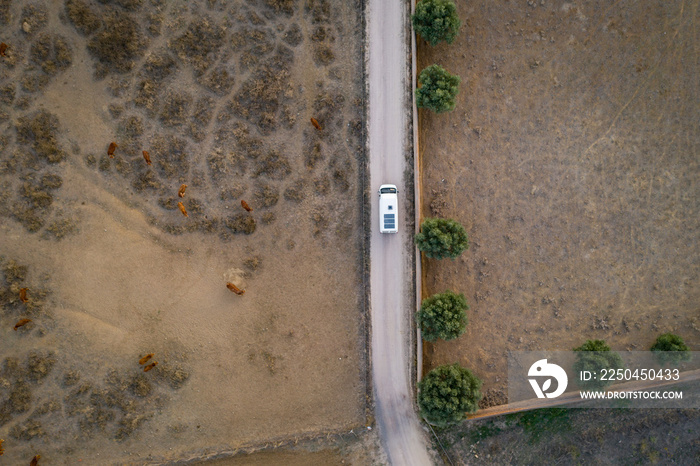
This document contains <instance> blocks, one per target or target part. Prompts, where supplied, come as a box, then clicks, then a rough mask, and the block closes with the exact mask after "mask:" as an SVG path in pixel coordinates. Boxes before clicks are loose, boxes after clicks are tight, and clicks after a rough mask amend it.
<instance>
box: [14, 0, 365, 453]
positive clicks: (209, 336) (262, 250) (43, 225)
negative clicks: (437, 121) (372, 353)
mask: <svg viewBox="0 0 700 466" xmlns="http://www.w3.org/2000/svg"><path fill="white" fill-rule="evenodd" d="M361 15H362V9H361V2H359V1H351V2H342V3H338V2H332V1H330V0H303V1H301V0H300V1H290V0H245V1H243V0H226V1H220V0H207V1H204V0H202V1H194V2H193V1H184V0H175V1H164V0H99V1H97V0H65V1H61V2H36V1H8V0H0V30H1V31H2V33H1V35H2V36H1V37H0V41H2V42H4V43H6V44H8V48H7V50H6V52H5V56H2V57H0V180H1V183H0V194H1V195H2V203H0V256H1V257H0V306H1V307H0V309H1V311H0V354H1V355H2V360H0V438H2V439H5V442H4V444H3V447H4V449H5V453H4V457H3V460H6V461H8V462H9V463H13V464H14V463H22V462H25V461H26V462H28V461H29V459H31V458H32V457H33V456H34V455H35V454H41V456H42V460H43V461H46V464H78V463H77V462H78V461H83V462H86V461H87V462H90V463H91V464H104V463H110V464H112V463H126V462H132V463H143V462H147V461H164V460H174V459H178V458H196V457H204V456H211V455H212V454H214V453H217V452H233V451H236V450H237V449H243V450H250V449H254V448H256V447H257V446H264V445H275V444H283V443H285V442H292V443H293V442H295V441H296V440H300V439H304V438H309V437H315V436H317V435H319V434H323V435H326V434H330V433H340V432H344V433H345V435H349V434H348V432H350V430H351V429H353V428H355V429H356V432H360V431H362V430H363V427H364V425H365V423H366V416H367V409H368V403H367V398H366V393H367V383H368V381H367V380H366V373H367V364H368V361H367V356H366V334H365V322H366V319H365V316H364V288H363V275H362V274H363V272H364V263H363V244H362V238H363V234H362V218H361V202H362V189H363V181H362V177H363V176H364V175H363V171H362V166H363V164H364V157H365V154H364V140H363V138H364V136H363V134H364V128H363V121H362V115H363V114H364V99H363V93H364V86H363V77H362V24H361V18H362V17H361ZM311 118H315V119H316V120H317V121H318V123H319V125H320V127H321V129H320V130H317V129H316V128H314V126H313V125H312V124H311V122H310V119H311ZM111 142H115V143H116V145H117V147H116V148H115V150H114V153H113V157H110V156H109V155H108V148H109V146H110V143H111ZM143 151H147V152H148V154H149V158H150V163H147V161H146V159H145V157H144V155H143V154H142V152H143ZM183 184H184V185H187V188H186V191H185V193H184V197H179V196H178V190H179V189H180V187H181V185H183ZM241 200H245V201H246V202H247V204H249V206H250V207H251V208H252V209H253V210H252V212H248V211H246V210H244V209H243V207H242V205H241ZM179 202H181V203H182V208H184V210H185V212H186V213H187V216H185V215H183V213H181V207H180V206H178V203H179ZM227 283H233V284H234V285H235V286H237V287H238V288H240V289H243V290H245V294H243V295H241V296H238V295H236V294H234V293H232V292H231V291H229V289H227V286H226V285H227ZM24 288H26V289H27V290H26V302H23V301H22V300H21V299H20V290H21V289H24ZM22 318H28V319H31V322H30V323H28V324H27V325H25V326H23V327H20V328H19V329H17V330H13V326H14V325H15V323H16V322H18V321H19V320H20V319H22ZM147 353H154V354H155V356H154V357H153V359H152V361H157V362H158V365H157V366H156V367H154V368H153V370H151V371H150V372H144V371H143V370H142V367H141V366H140V365H139V363H138V361H139V358H141V357H142V356H144V355H145V354H147ZM358 427H359V428H360V430H357V428H358ZM334 455H335V454H334V453H332V452H331V453H328V457H329V458H335V457H336V456H334ZM9 463H8V464H9ZM255 464H257V463H255ZM290 464H292V463H290Z"/></svg>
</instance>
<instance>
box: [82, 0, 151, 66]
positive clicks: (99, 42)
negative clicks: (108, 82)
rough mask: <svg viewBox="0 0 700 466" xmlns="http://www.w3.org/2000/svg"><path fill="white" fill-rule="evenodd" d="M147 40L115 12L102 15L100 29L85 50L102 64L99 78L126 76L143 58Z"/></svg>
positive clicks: (136, 25) (138, 30)
mask: <svg viewBox="0 0 700 466" xmlns="http://www.w3.org/2000/svg"><path fill="white" fill-rule="evenodd" d="M147 43H148V41H147V39H146V36H145V35H144V34H143V32H141V28H140V27H139V25H138V23H137V22H136V21H134V20H133V19H132V18H131V16H129V15H127V14H126V13H124V12H122V11H119V10H114V9H113V10H109V11H107V13H106V14H105V16H104V28H103V29H102V30H101V31H99V32H98V33H97V34H96V35H94V36H93V37H92V39H90V41H89V42H88V50H89V51H90V53H91V54H92V55H93V56H94V57H95V58H97V59H98V60H99V61H100V64H101V65H102V67H101V69H100V70H98V74H99V75H104V74H106V73H107V72H109V71H113V72H117V73H126V72H128V71H131V69H132V68H133V66H134V62H135V61H136V60H137V59H138V58H140V57H141V56H143V53H144V50H145V49H146V45H147Z"/></svg>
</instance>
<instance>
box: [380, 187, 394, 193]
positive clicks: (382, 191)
mask: <svg viewBox="0 0 700 466" xmlns="http://www.w3.org/2000/svg"><path fill="white" fill-rule="evenodd" d="M381 193H382V194H388V193H396V188H382V190H381Z"/></svg>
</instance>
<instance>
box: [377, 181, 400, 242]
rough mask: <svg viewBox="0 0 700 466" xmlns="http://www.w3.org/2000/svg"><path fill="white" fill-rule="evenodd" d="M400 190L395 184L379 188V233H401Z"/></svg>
mask: <svg viewBox="0 0 700 466" xmlns="http://www.w3.org/2000/svg"><path fill="white" fill-rule="evenodd" d="M398 194H399V190H398V189H396V186H394V185H393V184H383V185H381V186H380V187H379V233H398V232H399V196H398Z"/></svg>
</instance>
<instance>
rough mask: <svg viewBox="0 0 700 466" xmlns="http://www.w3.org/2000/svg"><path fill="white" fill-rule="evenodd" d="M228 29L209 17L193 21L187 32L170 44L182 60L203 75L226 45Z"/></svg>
mask: <svg viewBox="0 0 700 466" xmlns="http://www.w3.org/2000/svg"><path fill="white" fill-rule="evenodd" d="M225 31H226V28H225V27H224V26H221V25H218V24H216V23H215V22H214V21H213V20H212V19H211V18H209V17H206V16H204V17H201V18H197V19H195V20H193V21H192V22H191V23H190V24H189V26H188V27H187V30H186V31H185V32H184V33H183V34H182V35H181V36H180V37H178V38H176V39H174V40H172V41H171V42H170V44H169V46H170V48H171V49H173V50H174V51H175V52H176V53H177V56H178V57H179V58H180V60H182V61H184V62H185V63H189V64H190V65H192V67H193V68H194V70H195V73H196V74H198V75H201V74H203V73H204V72H205V71H206V70H207V69H208V68H209V67H210V66H211V65H212V63H213V62H214V60H215V59H216V54H217V52H218V50H219V49H220V48H221V46H222V45H223V43H224V37H225V36H226V33H225Z"/></svg>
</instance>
